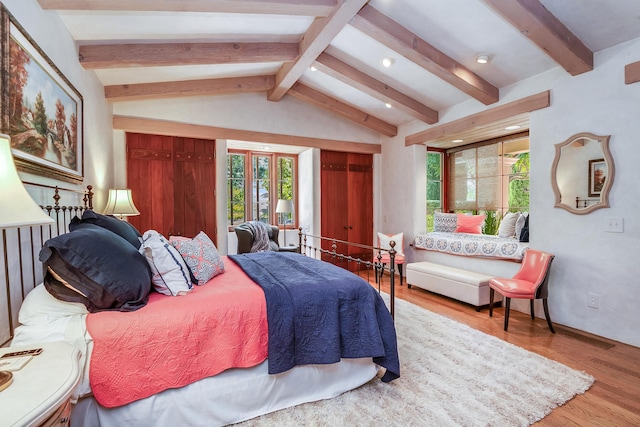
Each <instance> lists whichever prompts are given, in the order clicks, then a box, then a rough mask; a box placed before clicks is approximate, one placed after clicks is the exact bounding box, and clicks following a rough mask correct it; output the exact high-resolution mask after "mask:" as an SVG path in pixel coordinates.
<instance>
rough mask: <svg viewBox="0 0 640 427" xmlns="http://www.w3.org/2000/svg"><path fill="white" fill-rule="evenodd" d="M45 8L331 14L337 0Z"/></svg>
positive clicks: (132, 1)
mask: <svg viewBox="0 0 640 427" xmlns="http://www.w3.org/2000/svg"><path fill="white" fill-rule="evenodd" d="M38 3H40V7H41V8H42V9H57V10H114V11H140V12H151V11H155V12H208V13H253V14H270V15H273V14H277V15H301V16H329V14H331V12H333V10H334V9H335V7H336V0H38Z"/></svg>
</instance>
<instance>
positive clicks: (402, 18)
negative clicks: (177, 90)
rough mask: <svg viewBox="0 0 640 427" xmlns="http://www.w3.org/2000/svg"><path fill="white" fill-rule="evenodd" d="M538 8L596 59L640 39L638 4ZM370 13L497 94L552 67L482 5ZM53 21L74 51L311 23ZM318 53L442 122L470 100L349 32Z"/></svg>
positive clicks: (265, 68) (213, 74) (393, 116)
mask: <svg viewBox="0 0 640 427" xmlns="http://www.w3.org/2000/svg"><path fill="white" fill-rule="evenodd" d="M188 1H189V0H184V2H186V3H188ZM236 1H244V0H236ZM514 1H515V0H514ZM540 2H541V3H542V4H543V5H544V6H545V7H546V8H547V9H548V10H549V11H550V12H551V13H552V14H553V15H555V17H556V18H558V19H559V20H560V21H561V22H562V23H563V24H564V25H565V26H566V27H567V28H568V29H569V30H570V31H571V32H573V33H574V34H575V35H576V36H577V37H578V38H579V39H580V40H581V41H582V42H583V43H584V44H585V45H586V46H587V47H588V48H589V49H591V50H592V51H593V52H597V51H599V50H602V49H605V48H608V47H611V46H613V45H616V44H618V43H623V42H625V41H628V40H631V39H635V38H638V37H640V0H540ZM41 3H42V2H41ZM87 3H89V2H87ZM150 3H151V2H150ZM339 3H341V2H339ZM368 4H369V6H372V7H373V8H375V9H377V10H378V11H379V12H381V13H383V14H384V15H386V16H388V17H390V18H392V19H393V20H395V21H396V22H397V23H398V24H400V25H402V26H403V27H405V28H407V29H409V30H410V31H412V32H413V33H415V34H416V35H418V36H419V37H420V38H422V39H424V40H425V41H427V42H428V43H429V44H431V45H433V46H434V47H435V48H437V49H438V50H440V51H441V52H443V53H444V54H446V55H448V56H449V57H451V58H452V59H453V60H455V61H457V62H458V63H460V64H462V65H463V66H464V67H466V68H468V69H469V70H471V71H472V72H474V73H476V74H477V75H479V76H480V77H482V78H484V79H485V80H487V81H488V82H489V83H491V84H492V85H494V86H496V87H497V88H503V87H505V86H507V85H510V84H513V83H516V82H518V81H521V80H523V79H527V78H529V77H531V76H534V75H537V74H540V73H543V72H546V71H548V70H550V69H553V68H556V67H559V65H558V64H557V63H556V62H555V61H554V60H553V59H551V57H550V56H548V55H547V54H545V52H543V51H542V50H541V49H540V48H539V47H538V46H536V45H535V44H533V43H532V42H531V41H530V40H529V39H527V38H526V37H525V36H524V35H523V34H521V33H520V32H519V31H518V30H517V29H516V28H515V27H514V26H512V25H511V24H510V23H508V22H507V21H506V20H505V19H504V18H502V17H501V16H499V15H498V14H497V13H496V12H494V10H493V9H492V8H490V7H489V6H488V5H487V4H485V2H484V1H482V0H370V1H369V3H368ZM52 13H58V14H59V15H60V17H61V18H62V20H63V22H64V23H65V24H66V26H67V27H68V28H69V31H70V32H71V34H72V35H73V37H74V38H75V39H76V40H77V41H78V42H79V44H80V45H84V44H105V43H109V44H112V43H124V42H137V43H139V42H148V43H153V42H159V41H162V42H178V41H182V42H184V41H189V42H293V43H297V42H299V41H300V39H301V37H302V35H303V34H304V33H305V32H306V31H307V30H308V29H309V26H310V25H311V23H312V22H313V21H314V17H312V16H285V15H270V14H264V13H263V14H246V13H244V14H243V13H191V12H155V11H152V12H133V11H99V12H97V11H81V10H74V11H66V10H58V11H53V12H52ZM325 52H327V53H329V54H331V55H332V56H334V57H336V58H338V59H340V60H341V61H342V62H344V63H347V64H349V65H351V66H353V67H355V68H357V69H359V70H360V71H362V72H364V73H366V74H367V75H369V76H371V77H373V78H375V79H377V80H379V81H381V82H383V83H385V84H387V85H389V86H391V87H393V88H394V89H396V90H398V91H400V92H402V93H403V94H405V95H408V96H410V97H411V98H413V99H415V100H417V101H419V102H421V103H423V104H425V105H427V106H429V107H430V108H432V109H434V110H437V111H439V112H441V111H443V110H446V109H447V108H450V107H452V106H453V105H456V104H458V103H461V102H465V101H467V100H469V99H472V98H471V96H470V95H468V94H466V93H464V92H462V91H461V90H459V89H457V88H455V87H454V86H452V85H451V84H449V83H447V82H445V81H444V80H442V79H440V78H438V77H436V76H435V75H434V74H431V73H430V72H428V71H427V70H425V69H424V68H422V67H421V66H419V65H418V64H416V63H414V62H412V61H410V60H409V59H407V58H404V57H403V56H401V55H400V54H398V53H396V52H394V51H392V50H391V49H389V48H387V47H385V46H383V45H382V44H380V43H379V42H377V41H375V40H373V39H372V38H370V37H369V36H367V35H365V34H364V33H362V32H360V31H359V30H357V29H356V28H354V27H353V26H351V25H346V26H345V27H344V28H343V29H342V30H341V31H340V32H339V33H338V35H337V36H336V37H335V38H334V39H333V41H331V43H330V45H329V46H328V47H327V49H326V50H325ZM478 53H488V54H489V55H490V56H491V58H492V60H491V62H490V63H489V64H486V65H480V64H477V63H476V62H475V60H474V58H475V56H476V54H478ZM384 57H392V58H394V59H395V64H394V66H393V67H391V68H388V69H387V68H384V67H383V66H382V65H381V59H382V58H384ZM638 59H640V58H638ZM282 65H283V63H282V62H275V63H251V64H249V63H245V64H220V65H181V66H162V67H145V68H144V69H142V68H135V67H133V68H110V69H98V70H95V72H96V75H97V76H98V78H99V79H100V80H101V81H102V83H103V84H104V85H105V86H109V85H124V84H135V83H151V82H167V81H177V80H192V79H210V78H222V77H235V76H257V75H265V74H267V75H275V74H276V73H277V71H278V70H279V69H280V67H281V66H282ZM299 81H300V82H301V83H304V84H305V85H307V86H310V87H312V88H314V89H316V90H318V91H320V92H322V93H324V94H326V95H329V96H331V97H333V98H336V99H338V100H340V101H342V102H344V103H346V104H348V105H351V106H353V107H356V108H357V109H359V110H362V111H365V112H366V113H368V114H370V115H372V116H374V117H377V118H379V119H382V120H384V121H385V122H387V123H391V124H393V125H396V126H399V125H402V124H404V123H407V122H410V121H413V120H416V119H415V117H414V116H412V115H409V114H407V113H405V112H403V111H401V110H399V109H397V108H391V109H388V108H386V107H385V105H384V102H382V101H380V100H379V99H376V98H374V97H373V96H371V95H368V94H366V93H364V92H362V91H361V90H359V89H357V88H355V87H352V86H350V85H348V84H346V83H343V82H341V81H339V80H337V79H336V78H334V77H331V76H329V75H327V74H324V73H323V72H322V71H315V72H313V71H311V70H307V71H305V72H304V74H303V75H302V76H301V77H300V79H299ZM478 102H479V101H478Z"/></svg>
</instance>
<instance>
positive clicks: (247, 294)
mask: <svg viewBox="0 0 640 427" xmlns="http://www.w3.org/2000/svg"><path fill="white" fill-rule="evenodd" d="M223 259H224V264H225V273H224V274H221V275H219V276H216V277H214V278H213V279H211V280H210V281H209V282H207V283H206V284H205V285H203V286H198V287H196V288H195V289H194V290H193V291H192V292H190V293H189V294H187V295H183V296H179V297H172V296H166V295H161V294H159V293H152V294H151V296H150V298H149V302H148V304H147V305H146V306H145V307H143V308H141V309H140V310H137V311H134V312H126V313H125V312H111V311H104V312H99V313H90V314H89V315H88V316H87V328H88V331H89V333H90V334H91V337H92V338H93V343H94V346H93V352H92V355H91V364H90V382H91V389H92V391H93V394H94V396H95V398H96V400H97V401H98V402H100V404H102V405H103V406H106V407H115V406H120V405H125V404H127V403H130V402H133V401H135V400H138V399H142V398H145V397H148V396H151V395H153V394H155V393H158V392H160V391H162V390H166V389H168V388H178V387H182V386H185V385H187V384H190V383H193V382H195V381H197V380H200V379H202V378H205V377H209V376H213V375H216V374H218V373H220V372H222V371H224V370H226V369H229V368H234V367H235V368H244V367H251V366H255V365H257V364H259V363H261V362H263V361H264V360H265V359H266V358H267V345H268V328H267V314H266V302H265V297H264V293H263V291H262V289H260V287H259V286H257V285H256V284H255V283H254V282H253V281H252V280H251V279H250V278H249V277H247V275H246V274H245V273H244V272H243V271H242V270H241V269H240V268H239V267H238V266H237V265H236V264H235V263H233V262H230V261H228V260H227V259H226V257H223Z"/></svg>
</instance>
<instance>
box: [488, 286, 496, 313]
mask: <svg viewBox="0 0 640 427" xmlns="http://www.w3.org/2000/svg"><path fill="white" fill-rule="evenodd" d="M494 292H495V291H494V290H493V288H489V317H493V293H494Z"/></svg>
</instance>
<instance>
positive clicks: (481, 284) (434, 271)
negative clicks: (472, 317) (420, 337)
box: [406, 261, 502, 311]
mask: <svg viewBox="0 0 640 427" xmlns="http://www.w3.org/2000/svg"><path fill="white" fill-rule="evenodd" d="M492 277H493V276H488V275H486V274H480V273H475V272H473V271H467V270H461V269H459V268H453V267H448V266H446V265H441V264H435V263H432V262H426V261H424V262H412V263H409V264H407V265H406V280H407V285H409V287H411V285H415V286H418V287H419V288H422V289H426V290H428V291H430V292H435V293H437V294H441V295H444V296H447V297H449V298H453V299H456V300H458V301H462V302H466V303H467V304H471V305H473V306H475V307H476V311H479V310H480V308H481V307H482V306H486V305H488V304H489V279H491V278H492ZM501 300H502V296H501V295H499V294H497V293H496V294H495V298H494V302H497V301H501Z"/></svg>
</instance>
